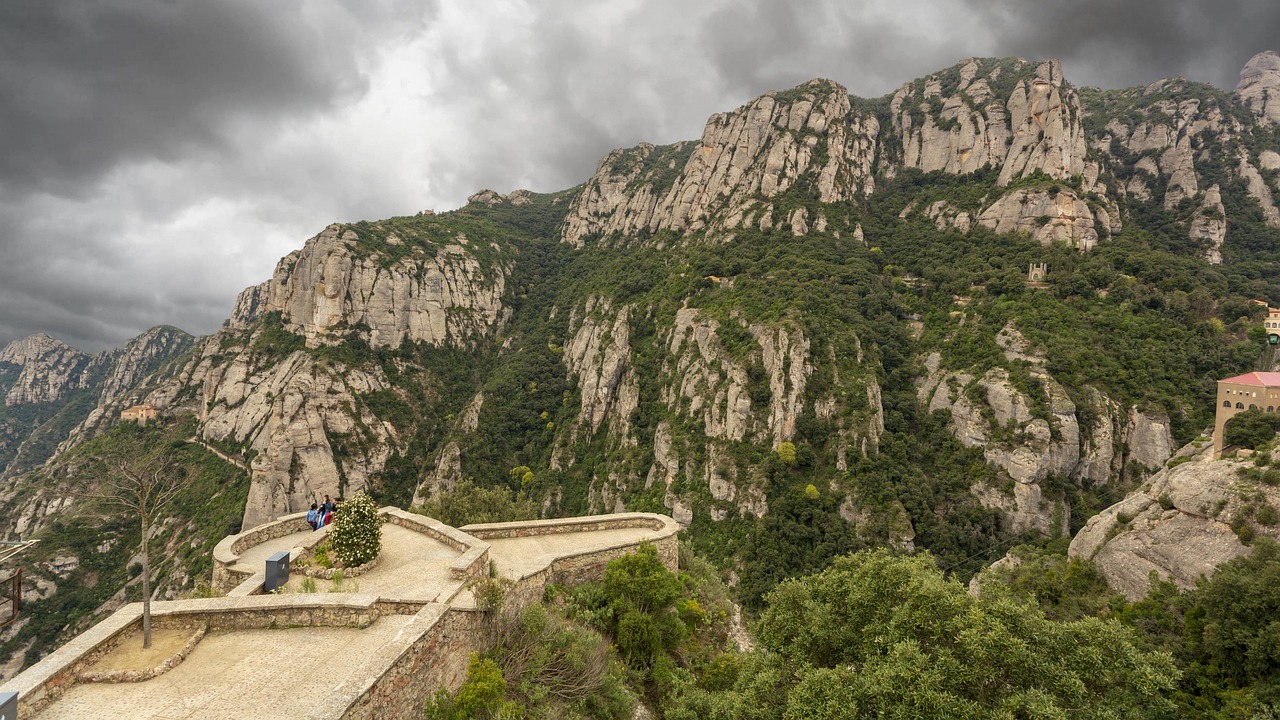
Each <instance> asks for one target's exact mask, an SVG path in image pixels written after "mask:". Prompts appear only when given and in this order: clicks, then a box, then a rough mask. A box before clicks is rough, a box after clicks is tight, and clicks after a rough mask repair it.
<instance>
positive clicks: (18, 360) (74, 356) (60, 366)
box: [0, 333, 97, 406]
mask: <svg viewBox="0 0 1280 720" xmlns="http://www.w3.org/2000/svg"><path fill="white" fill-rule="evenodd" d="M0 363H9V364H11V365H16V366H17V367H19V368H20V371H19V373H18V377H17V378H16V379H15V380H14V381H13V384H12V385H11V386H10V387H9V388H8V392H6V393H5V398H4V402H5V404H6V405H10V406H13V405H27V404H31V403H50V402H57V401H59V400H61V399H63V398H65V397H67V395H69V394H70V393H72V392H75V391H76V390H79V389H81V388H84V387H87V386H88V385H89V384H90V381H91V378H92V376H93V372H94V371H95V370H96V369H97V364H96V363H94V362H93V359H92V358H90V356H88V355H86V354H84V353H82V352H80V351H79V350H76V349H75V348H73V347H71V346H70V345H67V344H65V343H62V342H59V341H58V340H54V339H53V338H51V337H49V336H48V335H45V334H44V333H36V334H35V335H31V336H28V337H25V338H23V339H21V340H15V341H13V342H11V343H9V344H8V345H7V346H5V348H4V350H0Z"/></svg>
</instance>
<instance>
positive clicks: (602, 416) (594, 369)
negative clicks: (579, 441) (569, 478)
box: [564, 297, 640, 434]
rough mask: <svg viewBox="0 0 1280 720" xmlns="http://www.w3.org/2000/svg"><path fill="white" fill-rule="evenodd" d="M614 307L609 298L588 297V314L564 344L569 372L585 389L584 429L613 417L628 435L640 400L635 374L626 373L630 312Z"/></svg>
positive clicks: (621, 429)
mask: <svg viewBox="0 0 1280 720" xmlns="http://www.w3.org/2000/svg"><path fill="white" fill-rule="evenodd" d="M611 310H612V307H611V305H610V303H609V302H608V301H607V300H604V299H601V298H598V297H592V298H590V299H588V300H587V304H586V309H585V311H584V315H585V317H583V319H582V321H581V325H580V326H579V327H578V329H577V332H576V333H574V336H573V338H572V339H570V340H569V342H568V343H566V344H565V347H564V361H565V365H566V366H567V367H568V370H569V374H570V375H571V376H575V377H577V378H578V381H579V384H580V385H581V388H582V411H581V419H582V422H583V424H584V425H585V429H587V430H588V431H589V432H590V433H595V431H596V430H598V429H599V428H600V426H601V424H603V423H604V421H605V420H606V419H608V418H611V417H612V418H615V419H616V420H617V422H618V423H620V424H621V425H620V426H619V427H618V428H617V432H618V434H626V432H627V428H626V427H625V424H626V423H628V422H629V418H630V415H631V412H632V411H633V410H635V409H636V404H637V403H638V402H639V399H640V398H639V389H638V388H637V387H636V380H635V375H634V373H631V374H627V370H628V364H627V363H628V361H629V360H630V357H631V344H630V325H629V322H628V314H629V312H630V311H629V309H628V308H623V309H622V310H620V311H618V312H617V313H612V312H611ZM571 324H573V323H571ZM624 375H626V378H627V382H625V383H624ZM615 403H617V405H618V406H617V408H616V409H615V407H614V404H615ZM611 411H612V412H611Z"/></svg>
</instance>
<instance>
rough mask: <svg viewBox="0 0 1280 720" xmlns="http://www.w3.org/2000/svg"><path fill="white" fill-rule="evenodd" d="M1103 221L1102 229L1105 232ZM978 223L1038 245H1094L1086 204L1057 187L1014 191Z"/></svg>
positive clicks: (1092, 222)
mask: <svg viewBox="0 0 1280 720" xmlns="http://www.w3.org/2000/svg"><path fill="white" fill-rule="evenodd" d="M1107 220H1108V222H1105V223H1102V227H1104V228H1107V229H1108V230H1109V226H1110V222H1109V220H1110V218H1109V217H1108V218H1107ZM978 222H979V223H981V224H982V225H983V226H985V227H987V228H990V229H992V230H994V231H996V232H998V233H1013V232H1024V233H1027V234H1028V235H1030V236H1031V237H1032V238H1033V239H1035V240H1036V241H1038V242H1039V243H1040V244H1041V245H1049V244H1051V243H1054V242H1063V243H1066V244H1068V245H1070V246H1072V247H1076V248H1079V249H1080V250H1090V249H1092V248H1093V246H1095V245H1097V244H1098V231H1097V229H1096V228H1095V218H1094V214H1093V212H1092V211H1091V210H1090V209H1089V204H1088V203H1086V202H1085V201H1084V200H1081V199H1080V198H1078V197H1077V196H1076V194H1075V193H1074V192H1072V191H1071V190H1070V189H1067V188H1063V187H1058V186H1054V187H1050V188H1021V189H1018V190H1014V191H1013V192H1011V193H1008V194H1007V195H1004V196H1003V197H1001V198H1000V199H999V200H997V201H995V202H994V203H992V205H991V206H990V207H988V208H987V209H986V210H983V211H982V214H981V215H979V216H978Z"/></svg>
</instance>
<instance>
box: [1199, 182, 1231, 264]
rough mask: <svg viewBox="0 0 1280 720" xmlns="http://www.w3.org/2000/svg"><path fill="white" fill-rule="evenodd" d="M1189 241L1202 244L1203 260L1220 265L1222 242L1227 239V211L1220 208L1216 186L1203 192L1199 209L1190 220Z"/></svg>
mask: <svg viewBox="0 0 1280 720" xmlns="http://www.w3.org/2000/svg"><path fill="white" fill-rule="evenodd" d="M1190 235H1191V239H1192V240H1195V241H1198V242H1201V243H1204V244H1205V245H1206V247H1205V249H1204V259H1205V260H1208V261H1209V262H1210V263H1212V264H1214V265H1221V264H1222V242H1223V241H1224V240H1226V239H1227V211H1226V209H1225V208H1223V207H1222V192H1221V191H1220V190H1219V188H1218V186H1217V185H1214V186H1213V187H1211V188H1209V189H1208V190H1206V191H1205V193H1204V197H1203V198H1202V199H1201V200H1200V208H1199V209H1198V210H1196V214H1195V216H1194V217H1193V218H1192V219H1191V232H1190Z"/></svg>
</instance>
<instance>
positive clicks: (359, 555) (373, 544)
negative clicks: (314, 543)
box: [329, 493, 382, 567]
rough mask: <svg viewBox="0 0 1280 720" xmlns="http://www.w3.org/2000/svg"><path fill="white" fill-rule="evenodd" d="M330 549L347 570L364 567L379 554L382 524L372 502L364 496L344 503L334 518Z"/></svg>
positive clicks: (360, 494) (358, 495)
mask: <svg viewBox="0 0 1280 720" xmlns="http://www.w3.org/2000/svg"><path fill="white" fill-rule="evenodd" d="M329 546H330V547H332V548H333V552H334V554H335V555H337V556H338V559H339V560H341V561H342V564H343V565H344V566H346V567H356V566H357V565H363V564H365V563H367V562H369V561H370V560H372V559H374V558H376V557H378V553H379V552H381V551H382V522H381V521H380V520H379V519H378V508H377V506H376V505H374V503H373V499H372V498H370V497H369V496H368V495H366V494H364V493H357V494H356V496H355V497H353V498H351V499H350V500H348V501H346V502H344V503H343V504H342V506H341V507H340V508H339V509H338V512H337V513H336V514H335V515H334V516H333V529H332V530H330V531H329Z"/></svg>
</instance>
